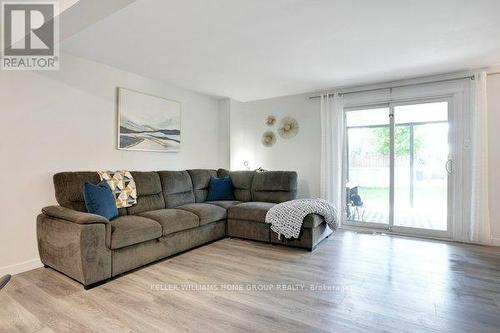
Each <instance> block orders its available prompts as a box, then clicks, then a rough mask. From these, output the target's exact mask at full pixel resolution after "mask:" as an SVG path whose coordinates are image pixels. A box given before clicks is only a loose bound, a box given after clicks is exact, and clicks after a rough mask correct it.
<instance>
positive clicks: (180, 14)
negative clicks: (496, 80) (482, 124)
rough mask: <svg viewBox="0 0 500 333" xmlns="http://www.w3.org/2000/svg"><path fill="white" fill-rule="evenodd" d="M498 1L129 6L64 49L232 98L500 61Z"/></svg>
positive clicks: (207, 1) (164, 0) (217, 0)
mask: <svg viewBox="0 0 500 333" xmlns="http://www.w3.org/2000/svg"><path fill="white" fill-rule="evenodd" d="M499 13H500V1H499V0H475V1H472V0H378V1H373V0H183V1H180V0H177V1H176V0H138V1H136V2H133V3H132V4H130V5H128V6H127V7H125V8H123V9H121V10H119V11H117V12H116V13H114V14H112V15H110V16H108V17H107V18H105V19H103V20H101V21H99V22H97V23H95V24H93V25H91V26H90V27H88V28H87V29H85V30H83V31H81V32H79V33H77V34H76V35H74V36H72V37H71V38H70V39H68V40H66V41H65V42H64V43H63V50H64V51H67V52H70V53H73V54H76V55H79V56H82V57H85V58H89V59H92V60H95V61H98V62H102V63H105V64H108V65H111V66H114V67H118V68H121V69H124V70H127V71H131V72H135V73H138V74H141V75H144V76H147V77H151V78H155V79H159V80H163V81H166V82H169V83H172V84H175V85H178V86H181V87H185V88H189V89H193V90H196V91H199V92H203V93H206V94H210V95H214V96H224V97H231V98H234V99H237V100H240V101H247V100H254V99H262V98H268V97H275V96H282V95H289V94H296V93H302V92H309V91H313V90H319V89H327V88H331V87H336V86H348V85H355V84H356V85H357V84H365V83H373V82H381V81H388V80H397V79H405V78H410V77H416V76H424V75H430V74H437V73H446V72H452V71H459V70H465V69H472V68H478V67H483V66H490V65H495V64H499V63H500V16H499V15H500V14H499Z"/></svg>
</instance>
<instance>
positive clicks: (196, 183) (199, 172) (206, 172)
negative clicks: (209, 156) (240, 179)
mask: <svg viewBox="0 0 500 333" xmlns="http://www.w3.org/2000/svg"><path fill="white" fill-rule="evenodd" d="M187 172H189V175H190V176H191V181H192V182H193V189H194V197H195V201H196V202H205V201H206V200H207V194H208V183H209V182H210V178H212V177H217V171H216V170H210V169H193V170H187Z"/></svg>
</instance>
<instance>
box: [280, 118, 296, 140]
mask: <svg viewBox="0 0 500 333" xmlns="http://www.w3.org/2000/svg"><path fill="white" fill-rule="evenodd" d="M278 133H279V135H280V136H281V137H282V138H283V139H291V138H293V137H294V136H296V135H297V133H299V123H298V121H297V120H296V119H295V118H292V117H285V118H283V119H281V122H280V127H279V128H278Z"/></svg>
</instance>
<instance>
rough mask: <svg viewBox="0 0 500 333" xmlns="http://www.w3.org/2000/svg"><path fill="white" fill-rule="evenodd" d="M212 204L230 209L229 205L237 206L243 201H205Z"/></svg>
mask: <svg viewBox="0 0 500 333" xmlns="http://www.w3.org/2000/svg"><path fill="white" fill-rule="evenodd" d="M205 203H207V204H210V205H216V206H219V207H222V208H224V209H228V208H229V207H232V206H236V205H238V204H240V203H241V201H236V200H219V201H207V202H205Z"/></svg>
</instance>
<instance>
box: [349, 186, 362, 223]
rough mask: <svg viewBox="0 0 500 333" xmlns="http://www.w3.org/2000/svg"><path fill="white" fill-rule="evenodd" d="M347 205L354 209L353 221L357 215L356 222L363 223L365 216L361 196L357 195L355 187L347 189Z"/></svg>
mask: <svg viewBox="0 0 500 333" xmlns="http://www.w3.org/2000/svg"><path fill="white" fill-rule="evenodd" d="M349 204H350V206H351V207H352V208H353V209H354V212H353V213H352V217H353V219H355V218H356V215H357V216H358V220H361V221H363V217H364V215H365V210H364V204H363V200H362V199H361V196H360V195H359V192H358V187H357V186H355V187H353V188H351V189H349ZM360 211H361V213H360ZM349 215H351V214H349Z"/></svg>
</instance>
